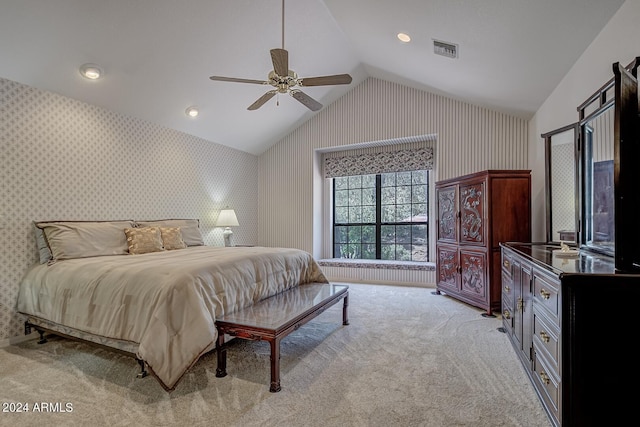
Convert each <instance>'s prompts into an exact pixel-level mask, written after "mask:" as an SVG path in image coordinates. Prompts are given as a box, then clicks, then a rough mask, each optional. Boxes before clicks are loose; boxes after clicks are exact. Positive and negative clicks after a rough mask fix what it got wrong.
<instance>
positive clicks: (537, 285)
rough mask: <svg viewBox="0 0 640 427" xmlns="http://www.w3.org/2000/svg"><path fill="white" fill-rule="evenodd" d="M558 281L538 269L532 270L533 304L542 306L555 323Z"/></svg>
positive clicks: (558, 306) (557, 305)
mask: <svg viewBox="0 0 640 427" xmlns="http://www.w3.org/2000/svg"><path fill="white" fill-rule="evenodd" d="M558 289H559V286H558V282H557V281H556V280H554V279H553V278H552V277H549V276H547V275H545V274H543V273H541V272H540V271H538V270H534V272H533V304H534V307H537V308H543V309H544V310H546V311H547V312H548V314H549V316H550V319H551V321H552V322H553V323H555V324H556V325H558V324H559V315H560V298H559V297H558Z"/></svg>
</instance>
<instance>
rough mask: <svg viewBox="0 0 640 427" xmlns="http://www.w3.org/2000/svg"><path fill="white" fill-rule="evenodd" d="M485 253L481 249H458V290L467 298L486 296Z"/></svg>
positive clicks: (484, 297) (480, 299)
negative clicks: (459, 281)
mask: <svg viewBox="0 0 640 427" xmlns="http://www.w3.org/2000/svg"><path fill="white" fill-rule="evenodd" d="M486 275H487V254H486V253H484V252H482V251H471V250H462V249H461V250H460V276H461V277H460V279H461V283H460V292H461V293H463V294H465V295H467V296H468V297H469V298H473V299H476V300H478V301H485V300H486V298H487V290H488V289H487V278H486Z"/></svg>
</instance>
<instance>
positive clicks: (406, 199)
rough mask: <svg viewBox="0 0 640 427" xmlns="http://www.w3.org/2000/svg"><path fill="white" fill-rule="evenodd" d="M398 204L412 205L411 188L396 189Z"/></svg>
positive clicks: (404, 186)
mask: <svg viewBox="0 0 640 427" xmlns="http://www.w3.org/2000/svg"><path fill="white" fill-rule="evenodd" d="M396 203H398V204H400V203H411V186H409V185H403V186H402V187H397V188H396Z"/></svg>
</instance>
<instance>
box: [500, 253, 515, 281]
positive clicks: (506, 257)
mask: <svg viewBox="0 0 640 427" xmlns="http://www.w3.org/2000/svg"><path fill="white" fill-rule="evenodd" d="M512 265H513V254H511V253H510V252H508V251H504V250H503V251H502V273H503V276H504V275H505V274H506V275H507V277H509V278H511V266H512Z"/></svg>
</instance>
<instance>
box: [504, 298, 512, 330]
mask: <svg viewBox="0 0 640 427" xmlns="http://www.w3.org/2000/svg"><path fill="white" fill-rule="evenodd" d="M513 316H514V313H513V305H511V303H510V302H509V301H508V300H506V299H504V297H503V298H502V327H503V328H504V329H505V332H506V333H508V334H509V335H513Z"/></svg>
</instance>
